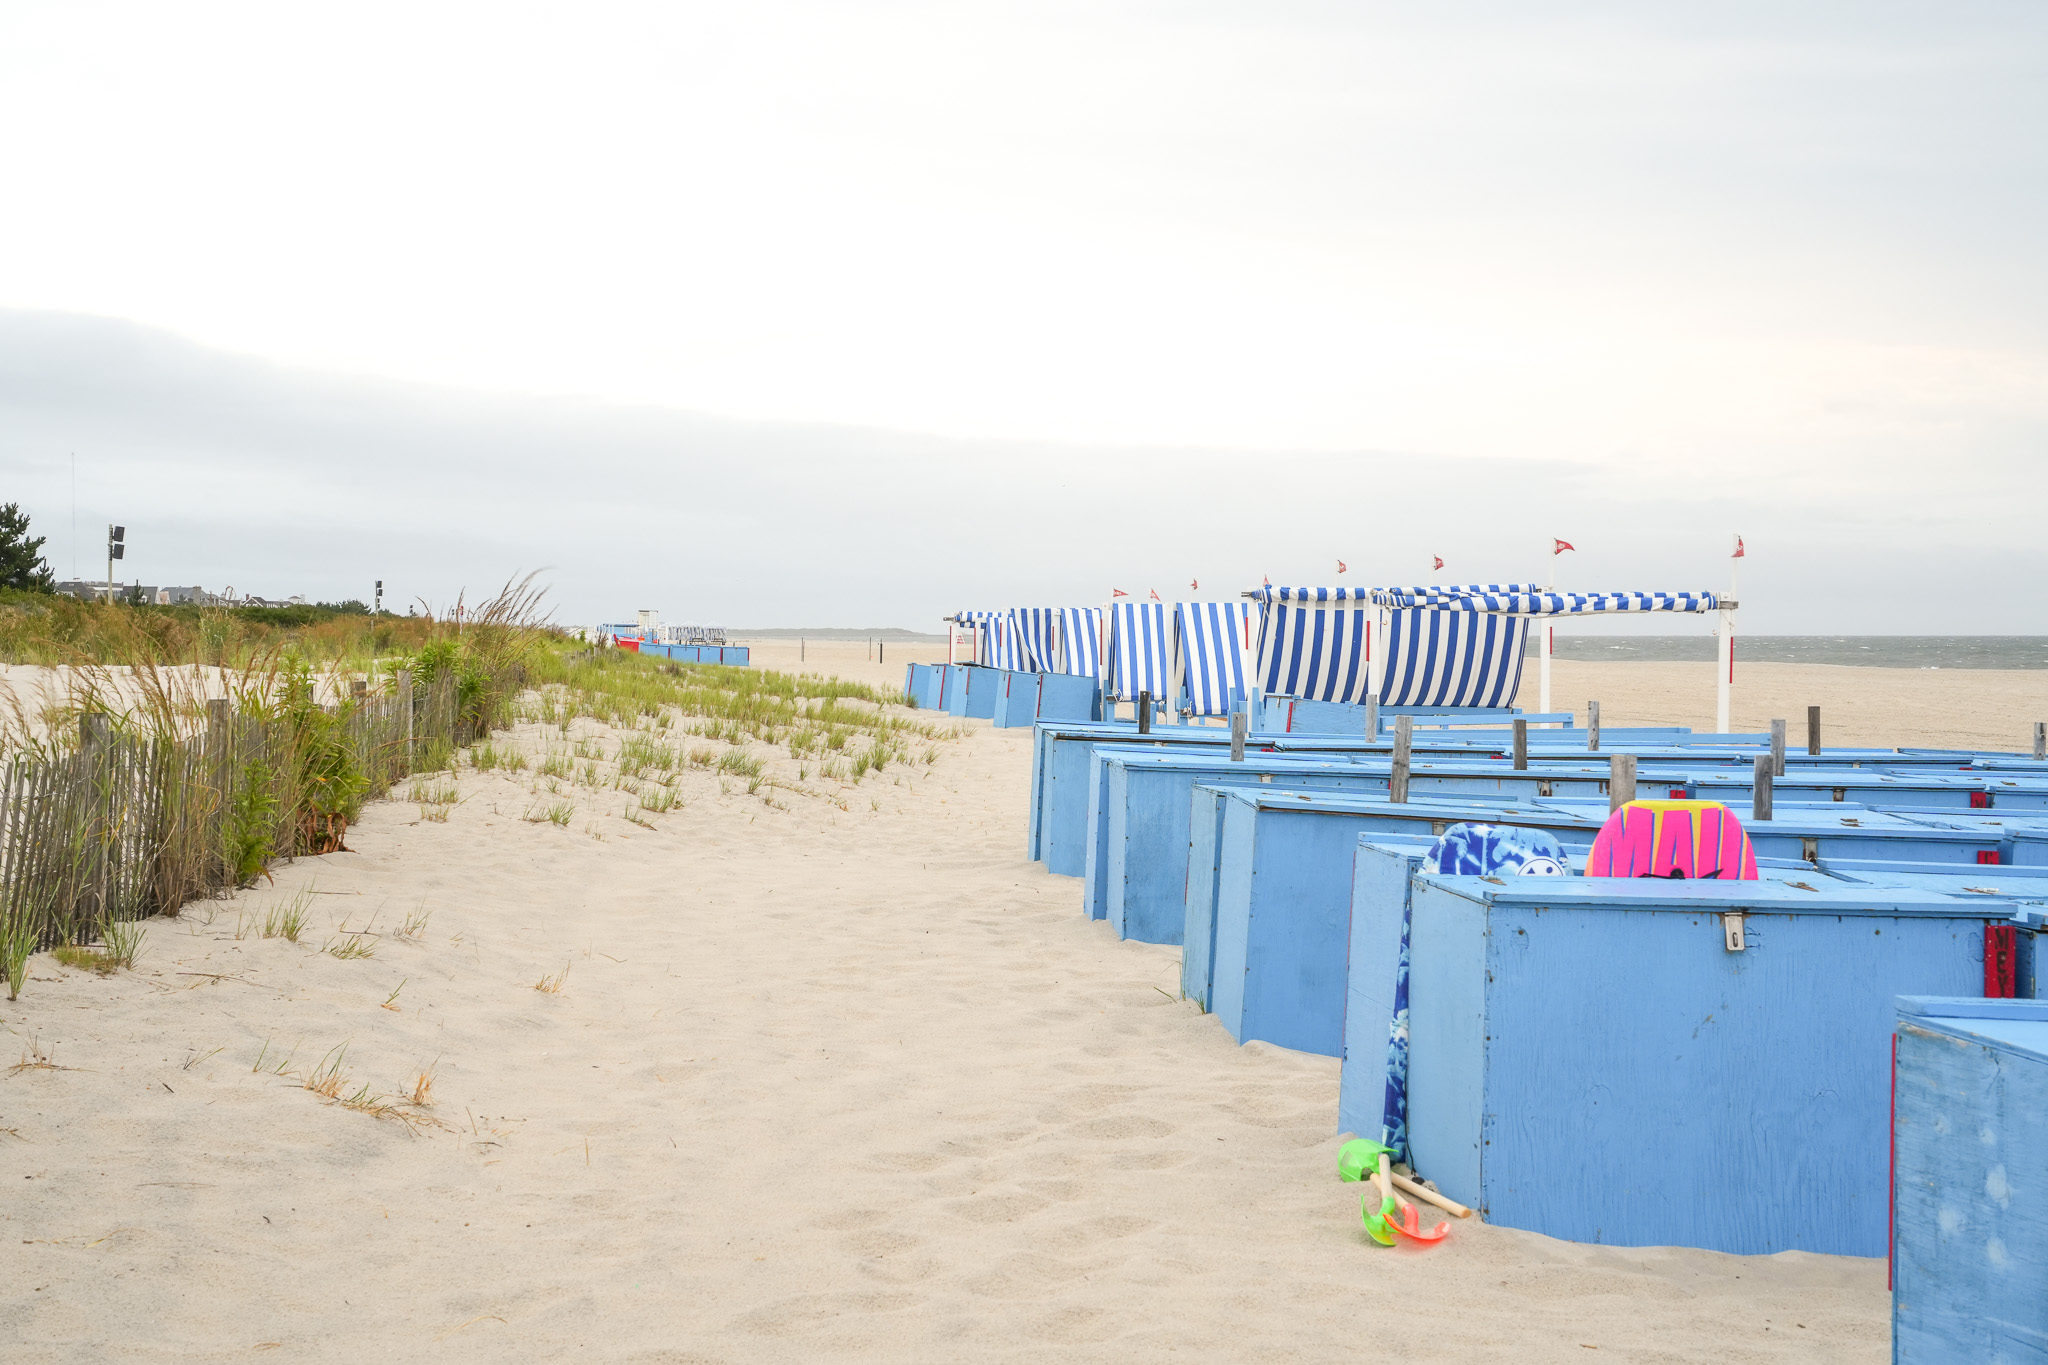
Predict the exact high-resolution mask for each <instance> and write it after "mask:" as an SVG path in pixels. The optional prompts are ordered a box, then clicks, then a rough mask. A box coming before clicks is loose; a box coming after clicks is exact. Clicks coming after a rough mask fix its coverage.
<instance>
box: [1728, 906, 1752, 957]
mask: <svg viewBox="0 0 2048 1365" xmlns="http://www.w3.org/2000/svg"><path fill="white" fill-rule="evenodd" d="M1742 917H1743V912H1742V911H1740V910H1723V911H1722V912H1721V942H1722V943H1723V945H1725V946H1726V947H1727V949H1728V951H1729V952H1731V953H1739V952H1741V951H1742V950H1743V949H1744V948H1747V947H1748V946H1749V941H1748V939H1746V938H1745V937H1744V936H1743V932H1742Z"/></svg>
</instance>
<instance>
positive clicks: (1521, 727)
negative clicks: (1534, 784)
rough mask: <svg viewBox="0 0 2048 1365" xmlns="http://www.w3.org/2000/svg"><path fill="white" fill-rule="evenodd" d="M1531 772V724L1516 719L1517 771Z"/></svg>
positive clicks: (1520, 718) (1517, 717)
mask: <svg viewBox="0 0 2048 1365" xmlns="http://www.w3.org/2000/svg"><path fill="white" fill-rule="evenodd" d="M1528 770H1529V722H1528V721H1526V720H1524V719H1522V717H1520V716H1516V717H1515V771H1516V772H1518V773H1521V772H1527V771H1528Z"/></svg>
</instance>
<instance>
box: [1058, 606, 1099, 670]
mask: <svg viewBox="0 0 2048 1365" xmlns="http://www.w3.org/2000/svg"><path fill="white" fill-rule="evenodd" d="M1058 610H1059V648H1058V651H1057V652H1056V653H1055V654H1054V655H1053V658H1054V660H1055V661H1056V662H1055V663H1054V664H1053V665H1052V666H1051V670H1050V671H1052V672H1055V673H1071V674H1073V675H1074V676H1075V677H1077V678H1094V677H1099V676H1100V675H1101V673H1102V641H1101V639H1100V634H1099V633H1100V631H1101V630H1102V608H1101V607H1061V608H1059V609H1058Z"/></svg>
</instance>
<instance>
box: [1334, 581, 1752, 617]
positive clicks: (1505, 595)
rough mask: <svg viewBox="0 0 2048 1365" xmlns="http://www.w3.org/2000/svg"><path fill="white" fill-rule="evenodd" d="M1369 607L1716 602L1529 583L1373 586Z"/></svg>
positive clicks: (1602, 607)
mask: <svg viewBox="0 0 2048 1365" xmlns="http://www.w3.org/2000/svg"><path fill="white" fill-rule="evenodd" d="M1372 600H1373V601H1374V602H1375V603H1377V604H1378V605H1380V606H1382V607H1392V608H1394V609H1396V610H1406V609H1410V608H1414V607H1433V608H1436V609H1438V610H1445V611H1491V612H1505V613H1513V614H1515V615H1520V616H1578V615H1581V614H1584V613H1589V612H1648V611H1682V612H1709V611H1713V610H1715V609H1716V608H1718V607H1719V606H1720V604H1721V599H1720V598H1718V597H1716V596H1715V595H1714V594H1713V593H1710V592H1543V591H1541V590H1540V589H1538V588H1536V587H1535V586H1534V585H1533V584H1526V583H1510V584H1504V585H1495V584H1486V585H1484V586H1479V587H1469V588H1378V589H1375V590H1374V592H1373V599H1372Z"/></svg>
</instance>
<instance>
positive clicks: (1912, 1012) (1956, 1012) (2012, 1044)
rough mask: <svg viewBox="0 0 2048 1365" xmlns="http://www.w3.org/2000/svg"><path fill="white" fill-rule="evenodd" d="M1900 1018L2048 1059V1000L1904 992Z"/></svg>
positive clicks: (1950, 1033) (2016, 1052)
mask: <svg viewBox="0 0 2048 1365" xmlns="http://www.w3.org/2000/svg"><path fill="white" fill-rule="evenodd" d="M1897 1004H1898V1010H1899V1017H1900V1018H1901V1019H1902V1020H1905V1019H1911V1020H1912V1021H1913V1023H1914V1024H1915V1025H1917V1026H1918V1027H1921V1028H1927V1029H1932V1030H1934V1031H1935V1032H1937V1033H1946V1034H1948V1035H1950V1036H1951V1037H1955V1038H1963V1039H1967V1040H1969V1041H1971V1042H1974V1043H1982V1044H1983V1045H1984V1046H1986V1047H1995V1048H1997V1049H1999V1050H2000V1051H2002V1052H2011V1053H2014V1054H2017V1055H2019V1056H2022V1057H2027V1058H2031V1059H2032V1060H2034V1061H2037V1062H2048V1000H1976V999H1972V998H1970V997H1968V996H1945V995H1902V996H1899V997H1898V1000H1897Z"/></svg>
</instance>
